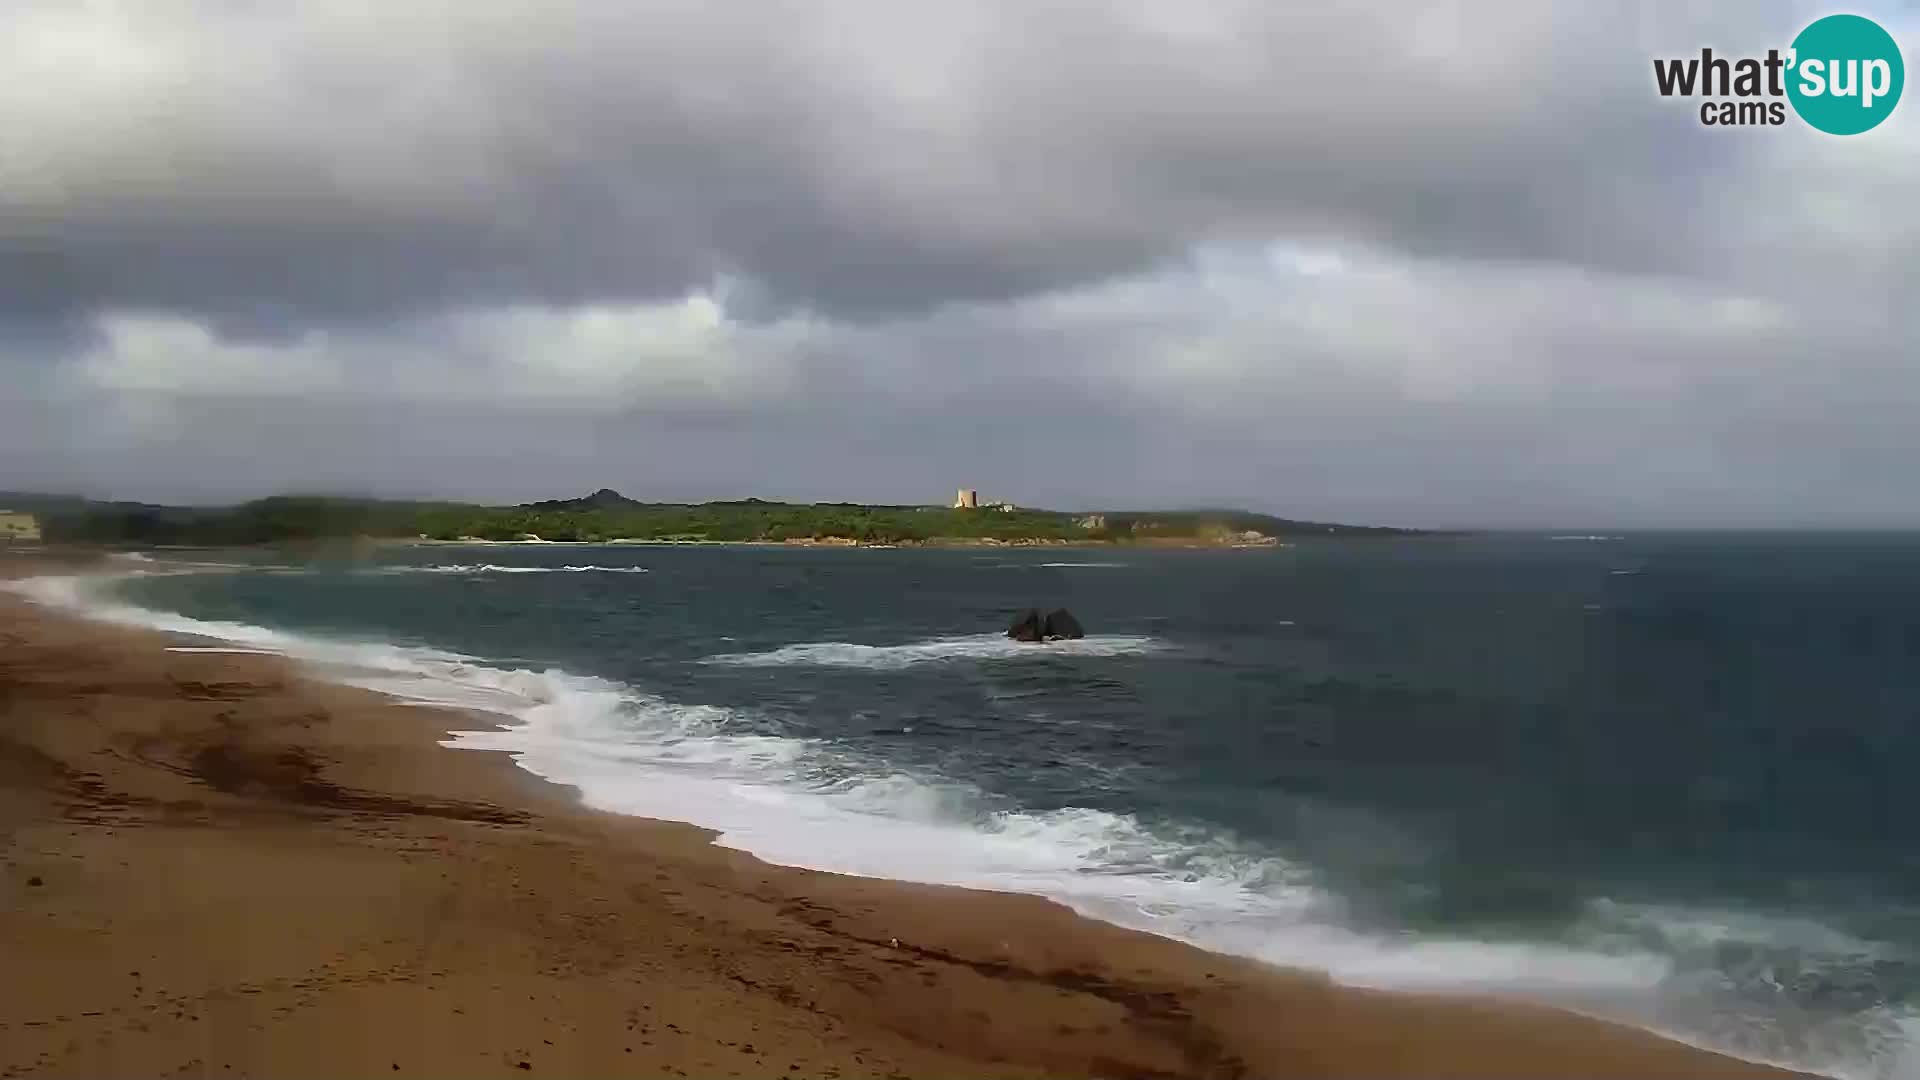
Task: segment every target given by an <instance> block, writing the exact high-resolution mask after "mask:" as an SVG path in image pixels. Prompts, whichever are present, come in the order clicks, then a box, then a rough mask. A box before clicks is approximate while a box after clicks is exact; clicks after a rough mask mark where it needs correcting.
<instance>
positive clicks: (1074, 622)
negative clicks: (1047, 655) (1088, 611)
mask: <svg viewBox="0 0 1920 1080" xmlns="http://www.w3.org/2000/svg"><path fill="white" fill-rule="evenodd" d="M1041 631H1042V633H1043V634H1044V635H1045V636H1046V639H1047V640H1048V641H1059V640H1061V639H1063V638H1064V639H1074V638H1083V637H1086V636H1087V632H1086V630H1084V629H1082V628H1081V626H1080V620H1079V619H1076V618H1074V617H1073V612H1071V611H1068V610H1067V609H1066V608H1055V609H1054V610H1052V611H1050V612H1048V613H1047V617H1046V620H1045V622H1044V623H1043V624H1042V627H1041Z"/></svg>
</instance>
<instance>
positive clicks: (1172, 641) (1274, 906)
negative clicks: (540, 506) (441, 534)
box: [124, 535, 1920, 1075]
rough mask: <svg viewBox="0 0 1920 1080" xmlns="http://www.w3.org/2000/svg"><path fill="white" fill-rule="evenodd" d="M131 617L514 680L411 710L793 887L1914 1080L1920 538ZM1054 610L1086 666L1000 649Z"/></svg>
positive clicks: (254, 601)
mask: <svg viewBox="0 0 1920 1080" xmlns="http://www.w3.org/2000/svg"><path fill="white" fill-rule="evenodd" d="M256 558H257V557H256ZM490 564H491V565H493V566H499V565H512V566H516V567H528V568H541V569H548V570H554V571H555V572H537V573H508V572H501V571H500V570H498V569H484V568H483V567H485V566H488V565H490ZM1060 564H1073V565H1060ZM569 565H572V566H581V565H588V566H596V567H602V568H608V569H611V570H619V569H628V568H644V569H645V571H646V572H645V573H614V572H607V570H583V571H578V572H565V571H560V570H558V568H560V567H564V566H569ZM430 569H432V570H436V571H437V572H426V571H428V570H430ZM294 571H297V572H294ZM124 589H125V595H127V596H129V597H130V598H131V599H134V600H136V601H137V602H138V603H140V604H143V605H145V606H148V607H152V608H160V609H166V610H171V611H178V612H184V613H186V614H188V615H190V616H193V617H195V618H199V619H207V620H224V621H229V622H236V623H248V624H257V625H263V626H269V627H276V628H280V629H283V630H292V631H298V632H300V633H302V634H306V635H314V636H319V637H324V638H333V639H342V640H347V639H351V640H356V641H385V642H392V643H398V644H403V645H409V646H418V647H424V648H431V649H436V650H443V651H451V652H453V653H458V654H463V655H464V656H468V657H475V658H483V659H484V660H486V661H487V667H486V668H481V669H478V670H479V671H480V672H481V673H480V674H479V675H475V674H474V670H475V669H472V668H469V667H461V666H458V665H456V666H454V667H452V668H449V667H447V666H446V663H445V662H444V661H434V662H433V663H427V666H426V667H425V668H422V669H421V670H420V671H411V672H410V673H409V677H411V678H421V679H432V680H441V681H446V680H452V681H462V680H464V681H465V682H467V683H468V684H471V685H473V686H478V687H479V691H478V692H482V693H484V694H493V695H496V696H497V697H498V700H499V702H500V704H499V705H498V706H497V707H499V708H500V709H502V711H507V712H510V713H513V714H514V715H516V716H519V717H521V720H522V724H521V729H520V731H519V732H518V733H517V735H516V733H508V735H506V736H499V737H497V738H506V739H512V738H516V737H517V738H519V739H521V742H520V743H519V744H517V747H516V748H517V749H520V750H522V751H523V752H524V753H525V763H526V764H527V765H528V767H530V768H533V769H535V770H536V771H540V772H542V773H543V774H545V775H553V776H556V778H559V779H565V780H568V781H570V782H575V783H579V784H580V785H581V786H582V788H583V790H584V791H585V792H586V794H587V797H588V798H589V799H592V800H594V801H597V802H600V803H602V804H604V805H609V806H611V807H613V808H616V809H626V810H630V811H632V812H640V813H652V814H672V815H675V816H682V817H687V818H691V819H694V820H704V821H707V822H708V823H710V824H715V825H718V826H720V827H723V828H726V829H728V830H729V834H730V836H733V837H734V838H735V841H736V842H739V843H740V844H741V846H745V847H748V848H749V849H752V850H757V851H761V852H762V853H763V854H766V855H768V856H769V857H773V858H779V859H782V860H783V861H793V862H803V863H807V864H810V865H823V866H830V867H832V868H836V869H851V870H857V871H861V872H869V873H882V874H890V875H894V876H902V877H919V878H927V879H935V880H955V881H964V882H971V883H977V884H983V885H990V886H994V887H1011V888H1026V889H1032V890H1033V891H1041V892H1048V893H1050V894H1053V895H1058V896H1061V897H1062V898H1063V899H1066V900H1068V901H1069V902H1073V903H1076V905H1077V906H1080V907H1082V908H1083V910H1089V911H1090V912H1092V913H1094V914H1098V915H1100V916H1102V917H1107V918H1113V919H1115V920H1116V921H1121V922H1127V923H1129V924H1131V925H1143V926H1147V927H1148V928H1151V929H1156V930H1159V931H1161V932H1167V933H1174V934H1176V935H1178V936H1182V937H1187V938H1190V939H1193V940H1196V941H1198V942H1200V943H1202V944H1205V945H1208V946H1210V947H1215V948H1223V949H1231V950H1233V951H1237V952H1245V953H1248V954H1251V955H1257V956H1263V957H1265V958H1268V959H1273V960H1276V961H1278V962H1287V963H1311V964H1317V965H1319V966H1323V967H1327V968H1329V969H1331V970H1333V971H1335V972H1336V973H1337V974H1340V975H1341V976H1343V977H1346V978H1349V979H1352V980H1354V981H1358V982H1369V983H1381V984H1387V985H1415V986H1461V987H1467V988H1476V989H1492V990H1512V991H1517V992H1524V993H1532V994H1536V995H1542V996H1547V997H1550V998H1554V999H1556V1000H1561V1001H1565V1002H1568V1003H1570V1004H1573V1005H1576V1006H1578V1007H1584V1008H1592V1009H1595V1010H1598V1011H1602V1012H1607V1013H1609V1014H1611V1015H1617V1016H1624V1017H1627V1018H1630V1019H1635V1020H1637V1021H1639V1022H1642V1023H1646V1024H1649V1025H1651V1026H1655V1027H1659V1028H1662V1029H1664V1030H1672V1031H1678V1032H1680V1033H1682V1034H1686V1035H1689V1036H1690V1037H1693V1038H1696V1039H1698V1040H1701V1041H1705V1042H1709V1043H1711V1044H1714V1045H1718V1046H1722V1047H1727V1048H1731V1049H1735V1050H1738V1051H1740V1052H1743V1053H1746V1054H1749V1055H1752V1056H1760V1057H1767V1058H1772V1059H1777V1060H1788V1061H1794V1062H1799V1063H1803V1064H1810V1065H1815V1066H1819V1067H1822V1068H1827V1069H1839V1070H1841V1071H1845V1072H1848V1073H1850V1074H1854V1075H1871V1074H1876V1073H1877V1074H1879V1075H1900V1074H1902V1073H1903V1071H1905V1070H1910V1069H1911V1068H1912V1064H1911V1061H1910V1060H1908V1059H1906V1058H1905V1057H1904V1056H1903V1055H1904V1054H1905V1050H1904V1049H1903V1048H1904V1046H1905V1040H1906V1039H1907V1034H1906V1032H1905V1029H1904V1027H1903V1025H1905V1024H1906V1023H1908V1020H1907V1018H1908V1016H1909V1010H1910V1009H1911V1008H1912V1007H1913V1006H1914V1004H1915V1001H1916V993H1917V992H1920V850H1917V849H1916V845H1915V844H1914V843H1913V842H1912V840H1911V839H1910V833H1911V830H1912V828H1913V826H1912V822H1913V821H1914V819H1915V817H1916V813H1915V812H1916V810H1917V809H1920V795H1916V785H1915V782H1914V778H1915V777H1916V774H1920V664H1916V659H1917V658H1920V543H1916V540H1915V538H1912V537H1904V536H1849V537H1841V536H1835V537H1807V536H1677V535H1676V536H1635V537H1630V538H1625V539H1615V540H1605V541H1592V540H1560V541H1554V540H1547V539H1545V538H1540V537H1507V538H1500V537H1495V538H1469V539H1426V540H1417V541H1368V542H1347V543H1326V544H1306V545H1302V546H1298V547H1294V548H1288V549H1281V550H1277V551H1217V552H1207V551H1194V552H1183V551H1164V552H1150V551H1131V550H1066V551H1063V550H1061V549H1053V550H998V551H985V552H983V551H977V550H948V551H921V550H851V551H849V550H791V549H768V548H726V549H720V548H621V547H616V548H586V547H566V548H531V547H514V548H504V547H489V548H430V549H399V550H395V551H392V552H388V553H386V554H383V555H381V556H380V557H379V558H378V561H377V562H376V563H351V564H349V563H340V564H330V565H328V564H322V565H307V564H301V565H300V566H298V567H295V568H292V569H290V570H280V571H271V572H259V571H256V572H209V573H203V574H194V575H187V576H170V577H151V578H145V579H141V580H138V581H135V582H131V583H129V584H127V585H126V586H125V587H124ZM1039 605H1065V606H1068V607H1070V608H1071V609H1072V610H1073V611H1074V612H1075V613H1076V614H1077V615H1078V616H1079V617H1080V619H1081V621H1082V622H1083V623H1085V625H1086V626H1087V627H1088V630H1089V633H1090V634H1091V635H1092V637H1091V638H1090V639H1089V640H1088V641H1087V642H1082V643H1076V644H1074V645H1072V646H1070V647H1065V648H1054V647H1047V646H1018V645H1015V644H1013V643H1010V642H1006V641H1004V639H1001V638H998V637H997V636H995V635H996V634H997V632H998V630H999V629H1000V628H1001V627H1003V626H1004V624H1005V622H1006V620H1007V618H1008V617H1009V616H1010V614H1011V613H1012V612H1013V611H1014V610H1016V609H1019V608H1023V607H1027V606H1039ZM421 655H423V656H424V655H426V654H421ZM369 663H372V662H371V661H370V662H369ZM423 663H425V661H423ZM436 663H437V664H439V665H440V666H437V667H436V666H434V664H436ZM376 666H377V665H376ZM488 669H501V670H506V669H521V670H524V671H526V672H548V671H550V670H551V671H552V672H553V674H551V675H543V676H539V677H537V678H536V677H534V676H516V677H512V678H507V677H504V676H499V675H498V674H497V673H493V674H488V673H487V670H488ZM562 672H564V673H566V674H565V675H562V674H561V673H562ZM579 676H591V677H595V678H597V679H598V680H604V681H594V680H593V679H579V678H574V677H579ZM530 680H531V681H530ZM543 680H544V681H543ZM425 696H433V695H425Z"/></svg>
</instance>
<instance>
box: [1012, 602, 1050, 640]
mask: <svg viewBox="0 0 1920 1080" xmlns="http://www.w3.org/2000/svg"><path fill="white" fill-rule="evenodd" d="M1007 636H1008V637H1010V638H1012V639H1013V640H1015V641H1045V640H1046V637H1047V620H1046V619H1045V618H1043V617H1042V616H1041V614H1040V611H1039V609H1037V608H1028V609H1027V610H1026V611H1023V612H1021V613H1020V614H1019V615H1017V616H1015V617H1014V620H1013V625H1012V626H1009V627H1007Z"/></svg>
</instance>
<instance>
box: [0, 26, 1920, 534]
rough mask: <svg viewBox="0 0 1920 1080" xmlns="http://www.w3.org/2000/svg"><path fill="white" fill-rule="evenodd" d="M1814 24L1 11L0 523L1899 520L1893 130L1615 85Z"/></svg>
mask: <svg viewBox="0 0 1920 1080" xmlns="http://www.w3.org/2000/svg"><path fill="white" fill-rule="evenodd" d="M88 12H91V13H92V14H91V15H89V14H87V13H88ZM1802 21H1804V13H1803V11H1802V10H1799V9H1790V8H1787V7H1784V6H1781V7H1771V6H1770V7H1767V8H1765V9H1762V7H1761V6H1760V5H1746V6H1742V7H1740V8H1738V9H1734V10H1729V9H1727V8H1718V9H1709V8H1707V7H1705V6H1692V5H1672V4H1653V3H1647V4H1632V5H1622V6H1618V7H1611V8H1606V7H1599V8H1596V7H1593V6H1590V5H1572V4H1566V5H1546V4H1535V3H1520V2H1514V3H1509V4H1461V5H1456V6H1454V7H1452V8H1449V7H1447V6H1444V5H1442V6H1438V7H1434V8H1431V9H1426V10H1422V11H1415V10H1413V9H1411V8H1408V7H1407V6H1405V5H1401V4H1397V3H1385V2H1382V3H1378V4H1374V5H1362V6H1358V7H1353V6H1349V7H1347V8H1343V9H1342V13H1341V14H1340V15H1338V16H1337V17H1334V16H1327V15H1325V14H1323V13H1322V14H1316V13H1314V12H1313V11H1312V9H1309V8H1300V9H1296V8H1292V7H1287V6H1284V5H1276V4H1271V3H1256V2H1253V0H1245V2H1240V0H1232V2H1228V0H1222V2H1220V3H1217V4H1211V5H1185V4H1163V3H1158V2H1157V0H1156V2H1149V0H1139V2H1137V3H1133V4H1111V3H1104V4H1094V3H1091V2H1088V3H1068V2H1051V3H1014V2H1013V0H1006V2H1004V3H985V2H982V3H969V4H958V3H956V4H950V5H931V4H929V5H900V4H891V3H881V2H879V0H872V2H867V3H854V2H847V3H829V4H826V5H820V4H800V3H780V4H757V5H750V6H738V5H713V4H696V3H692V2H686V3H677V2H666V0H655V2H652V3H648V4H644V5H634V4H615V3H611V2H588V0H573V2H570V3H565V4H554V3H545V4H534V3H530V2H528V3H499V4H472V3H454V2H452V0H447V2H446V3H444V4H439V5H410V6H408V7H407V8H406V11H405V13H404V14H398V15H396V14H392V13H387V14H383V15H381V16H379V17H378V18H376V17H373V16H370V15H365V14H361V13H358V12H356V11H354V10H353V9H352V8H350V7H348V6H346V5H330V4H318V3H316V4H307V5H300V6H299V7H297V8H284V7H282V8H254V7H248V6H245V5H235V4H230V3H215V2H212V0H172V2H165V3H163V2H159V0H152V2H148V3H142V4H137V5H136V4H131V3H128V4H124V5H118V6H116V5H112V4H101V5H93V6H90V7H76V6H73V5H67V4H58V3H53V2H50V0H44V2H43V0H34V2H23V3H18V4H14V5H9V6H7V7H6V8H5V9H4V10H3V11H0V68H5V69H11V70H13V71H16V72H17V73H19V74H21V75H22V79H19V80H15V82H16V83H17V84H19V85H31V86H33V87H35V88H36V90H35V92H34V93H31V94H26V95H13V96H8V97H5V98H0V373H4V374H5V375H6V377H7V379H8V383H7V389H8V391H9V392H8V393H6V394H5V395H0V489H4V488H13V487H32V486H44V487H73V488H79V489H82V490H85V491H88V492H90V493H93V494H102V495H109V494H110V495H120V496H133V497H144V498H173V499H195V500H212V499H225V498H233V497H243V496H249V495H258V494H265V493H270V492H274V491H285V490H315V489H324V490H337V491H374V492H378V493H383V494H389V495H406V496H418V495H442V496H452V497H468V498H482V499H521V498H538V497H551V496H553V495H557V494H566V493H572V492H575V491H584V490H590V489H592V488H594V487H598V486H601V485H603V484H604V485H609V486H614V487H618V488H621V489H622V490H626V491H629V492H630V493H632V494H635V495H639V496H642V497H650V498H686V499H698V498H724V497H735V496H746V495H757V496H761V497H782V498H796V499H866V500H875V501H925V500H933V499H940V498H942V497H944V496H945V495H946V494H948V493H949V492H950V489H951V488H953V487H955V486H958V485H960V484H963V483H964V484H967V485H969V486H976V487H979V488H981V489H982V490H983V491H986V492H990V493H992V494H994V495H997V496H1002V497H1011V498H1013V499H1015V500H1016V501H1021V502H1027V503H1035V504H1041V505H1056V506H1063V507H1074V506H1103V505H1104V506H1118V505H1160V506H1165V505H1179V504H1187V505H1192V504H1197V503H1224V502H1233V503H1240V504H1246V505H1252V506H1258V507H1264V508H1270V509H1274V510H1277V511H1280V512H1283V513H1288V514H1291V515H1294V516H1301V517H1323V518H1333V519H1346V520H1358V521H1381V522H1390V523H1400V524H1411V525H1516V526H1534V525H1546V526H1553V525H1563V524H1564V525H1581V524H1589V523H1590V524H1596V525H1614V526H1621V525H1765V524H1807V523H1829V524H1869V525H1877V524H1914V523H1920V511H1916V510H1915V509H1913V508H1912V507H1911V506H1910V499H1909V497H1908V493H1907V491H1906V490H1905V489H1906V488H1907V487H1909V486H1910V484H1908V483H1906V482H1905V481H1904V477H1906V476H1909V475H1911V473H1912V471H1913V468H1914V467H1915V466H1916V465H1920V440H1916V439H1915V438H1914V436H1912V434H1911V432H1910V429H1911V426H1912V425H1911V423H1910V417H1911V415H1912V413H1913V409H1912V406H1913V405H1915V404H1920V375H1916V374H1915V373H1914V372H1913V371H1912V370H1911V369H1910V367H1909V365H1908V363H1907V361H1908V358H1910V357H1911V356H1912V355H1913V354H1914V348H1913V347H1914V345H1915V343H1916V341H1920V335H1917V334H1916V332H1915V331H1916V329H1917V328H1920V324H1917V323H1916V316H1915V315H1914V314H1913V311H1912V304H1911V302H1910V299H1909V298H1908V297H1907V296H1906V295H1905V294H1906V291H1907V289H1908V288H1910V285H1911V283H1912V282H1913V281H1914V280H1920V262H1917V261H1916V256H1915V252H1916V251H1920V210H1917V209H1915V204H1914V203H1913V201H1912V200H1911V199H1910V198H1909V196H1908V193H1909V192H1910V191H1911V190H1912V189H1913V185H1914V183H1915V182H1916V181H1920V138H1917V137H1916V133H1920V124H1917V123H1916V121H1915V114H1914V113H1913V112H1912V111H1911V109H1908V108H1903V110H1902V112H1901V113H1899V114H1896V116H1895V117H1894V118H1893V120H1892V121H1890V122H1889V124H1888V125H1887V126H1886V128H1885V129H1884V130H1882V131H1877V132H1875V133H1874V134H1873V135H1872V136H1869V137H1863V138H1861V139H1856V140H1833V139H1823V138H1821V137H1819V136H1817V135H1815V134H1813V133H1811V132H1808V131H1805V130H1802V129H1798V128H1788V129H1780V130H1767V131H1742V132H1709V131H1706V130H1704V129H1702V128H1700V127H1699V126H1698V124H1697V122H1696V121H1695V120H1694V118H1693V116H1692V115H1691V114H1690V112H1689V110H1688V108H1687V106H1685V105H1684V104H1680V103H1674V102H1663V101H1660V100H1658V99H1657V98H1656V97H1655V95H1654V94H1653V92H1652V88H1651V85H1650V71H1649V67H1648V58H1649V57H1650V56H1653V55H1666V54H1684V53H1686V52H1688V51H1690V50H1694V49H1697V48H1698V47H1699V46H1700V45H1702V44H1714V45H1715V46H1716V47H1717V48H1720V47H1725V48H1734V49H1764V48H1765V47H1767V46H1768V45H1770V44H1777V43H1779V41H1780V39H1781V38H1782V37H1783V36H1784V35H1787V34H1790V33H1791V32H1792V31H1793V30H1794V29H1796V28H1797V27H1798V26H1799V25H1800V24H1801V22H1802ZM63 42H64V43H65V44H62V43H63ZM74 42H85V43H87V44H88V50H90V51H86V52H84V54H83V55H84V59H76V54H75V53H74V51H73V43H74ZM63 50H64V51H63Z"/></svg>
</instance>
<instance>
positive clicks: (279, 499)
mask: <svg viewBox="0 0 1920 1080" xmlns="http://www.w3.org/2000/svg"><path fill="white" fill-rule="evenodd" d="M18 501H20V502H22V503H27V504H29V505H23V506H21V507H20V509H31V510H34V511H36V512H39V513H41V514H42V517H43V522H42V524H43V531H44V532H45V534H46V536H47V538H48V539H49V540H52V541H67V542H81V543H106V544H210V545H220V544H258V543H278V542H286V541H299V540H319V539H330V538H346V537H373V538H397V539H413V538H420V539H430V540H462V539H470V540H522V539H531V538H537V539H541V540H552V541H610V540H639V541H717V542H725V541H734V542H740V541H769V542H779V541H802V540H815V541H829V540H830V541H842V542H846V541H852V542H858V543H869V544H872V543H886V544H911V543H926V542H939V541H1001V542H1006V543H1020V542H1036V543H1037V542H1055V543H1058V542H1068V541H1107V542H1115V543H1126V542H1136V543H1139V542H1146V543H1153V542H1179V541H1183V540H1187V541H1194V542H1201V543H1222V544H1226V543H1242V542H1259V541H1261V540H1263V539H1267V538H1276V537H1286V536H1295V535H1302V534H1312V535H1316V536H1328V535H1336V536H1396V535H1412V533H1411V532H1410V531H1408V530H1401V529H1388V528H1370V527H1362V526H1350V525H1332V524H1325V523H1319V522H1304V521H1292V520H1288V519H1285V518H1278V517H1273V516H1270V515H1267V514H1255V513H1249V512H1245V511H1237V510H1191V511H1178V512H1163V511H1139V512H1106V513H1099V512H1093V513H1067V512H1061V511H1052V510H1025V509H1017V510H1013V511H1002V510H999V509H989V508H981V509H964V510H963V509H949V508H945V507H932V506H870V505H863V504H854V503H781V502H765V501H762V500H759V499H746V500H742V501H738V502H709V503H698V504H680V503H643V502H638V501H635V500H633V499H629V498H626V497H625V496H623V495H621V494H619V493H618V492H615V491H611V490H607V489H602V490H600V491H597V492H594V493H593V494H592V495H589V496H586V497H585V498H580V499H561V500H554V501H548V502H535V503H525V504H521V505H517V506H480V505H475V504H470V503H448V502H399V501H390V500H372V499H349V498H334V497H323V496H276V497H274V498H268V499H260V500H257V501H254V502H248V503H243V504H240V505H238V506H230V507H174V506H154V505H148V504H142V503H105V502H88V501H83V500H62V499H60V498H59V497H53V496H20V497H19V498H18Z"/></svg>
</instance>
